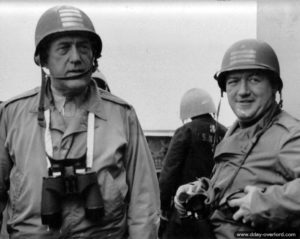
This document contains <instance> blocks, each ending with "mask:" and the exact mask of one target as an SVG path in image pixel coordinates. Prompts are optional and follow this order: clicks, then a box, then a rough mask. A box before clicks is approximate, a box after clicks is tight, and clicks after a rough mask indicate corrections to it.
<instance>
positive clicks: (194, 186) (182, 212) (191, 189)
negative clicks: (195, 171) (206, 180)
mask: <svg viewBox="0 0 300 239" xmlns="http://www.w3.org/2000/svg"><path fill="white" fill-rule="evenodd" d="M203 187H204V185H203V183H202V181H201V180H197V181H195V182H192V183H188V184H184V185H181V186H180V187H179V188H178V189H177V192H176V195H175V197H174V204H175V205H174V206H175V208H176V210H177V211H178V214H179V216H180V217H186V216H188V212H187V211H186V209H185V207H184V204H185V203H186V202H187V201H188V200H189V199H190V198H191V197H193V196H194V195H196V194H198V193H199V192H200V191H202V190H203Z"/></svg>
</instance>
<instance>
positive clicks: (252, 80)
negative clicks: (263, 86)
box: [249, 76, 261, 84]
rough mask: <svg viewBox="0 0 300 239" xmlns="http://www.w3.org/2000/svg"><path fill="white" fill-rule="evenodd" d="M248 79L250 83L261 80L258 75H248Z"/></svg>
mask: <svg viewBox="0 0 300 239" xmlns="http://www.w3.org/2000/svg"><path fill="white" fill-rule="evenodd" d="M249 81H250V82H251V83H254V84H256V83H259V82H260V81H261V79H260V77H258V76H251V77H249Z"/></svg>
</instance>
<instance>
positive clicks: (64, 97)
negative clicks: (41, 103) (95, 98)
mask: <svg viewBox="0 0 300 239" xmlns="http://www.w3.org/2000/svg"><path fill="white" fill-rule="evenodd" d="M51 92H52V96H53V100H54V104H55V107H56V108H57V110H58V111H59V112H61V113H62V114H64V108H65V106H66V104H68V103H71V104H74V105H75V108H76V109H78V108H80V106H81V105H82V104H83V102H84V101H85V96H86V92H87V89H85V90H83V91H82V92H80V93H79V94H65V92H60V91H58V90H57V89H55V88H54V87H52V86H51Z"/></svg>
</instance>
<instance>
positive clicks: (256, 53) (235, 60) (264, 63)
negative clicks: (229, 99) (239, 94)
mask: <svg viewBox="0 0 300 239" xmlns="http://www.w3.org/2000/svg"><path fill="white" fill-rule="evenodd" d="M249 69H261V70H266V71H269V72H272V73H273V74H274V77H273V79H272V80H274V81H275V82H274V83H276V84H277V85H278V91H279V92H281V90H282V86H283V84H282V80H281V78H280V69H279V62H278V58H277V55H276V53H275V51H274V50H273V49H272V47H271V46H270V45H269V44H268V43H266V42H263V41H258V40H256V39H245V40H241V41H238V42H236V43H234V44H233V45H232V46H231V47H230V48H229V49H228V50H227V51H226V53H225V55H224V57H223V61H222V65H221V70H220V71H219V72H217V73H216V74H215V75H214V78H215V79H216V80H217V81H218V84H219V87H220V88H221V90H222V91H226V87H225V86H226V84H225V78H226V73H228V72H230V71H236V70H249Z"/></svg>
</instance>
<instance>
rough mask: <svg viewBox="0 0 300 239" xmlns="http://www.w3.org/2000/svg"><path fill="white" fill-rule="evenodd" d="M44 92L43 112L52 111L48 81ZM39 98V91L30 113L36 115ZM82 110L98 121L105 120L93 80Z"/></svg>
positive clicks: (100, 98) (52, 104)
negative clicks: (90, 113)
mask: <svg viewBox="0 0 300 239" xmlns="http://www.w3.org/2000/svg"><path fill="white" fill-rule="evenodd" d="M45 92H46V93H45V96H44V97H45V98H44V110H48V109H50V110H53V107H54V99H53V96H52V93H51V89H50V80H48V81H47V84H46V91H45ZM40 97H41V90H40V91H39V93H38V96H37V98H36V99H37V100H36V102H35V103H34V104H33V106H32V108H31V109H30V112H31V113H38V107H39V99H40ZM82 108H83V109H85V110H86V111H87V112H92V113H94V114H95V115H96V116H97V117H98V118H100V119H103V120H107V115H106V114H105V111H104V106H103V99H102V97H101V94H100V92H99V90H98V88H97V86H96V83H95V82H94V80H91V83H90V85H89V86H88V92H87V97H86V98H85V102H84V104H83V105H82Z"/></svg>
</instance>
